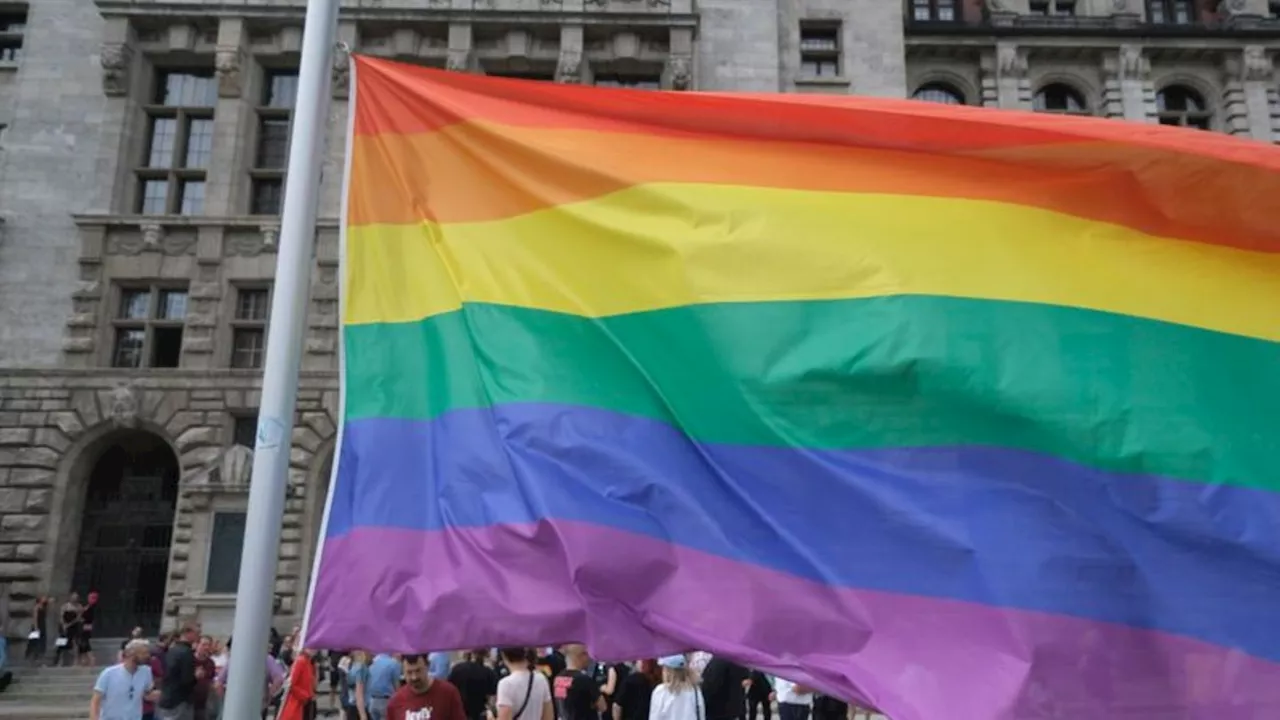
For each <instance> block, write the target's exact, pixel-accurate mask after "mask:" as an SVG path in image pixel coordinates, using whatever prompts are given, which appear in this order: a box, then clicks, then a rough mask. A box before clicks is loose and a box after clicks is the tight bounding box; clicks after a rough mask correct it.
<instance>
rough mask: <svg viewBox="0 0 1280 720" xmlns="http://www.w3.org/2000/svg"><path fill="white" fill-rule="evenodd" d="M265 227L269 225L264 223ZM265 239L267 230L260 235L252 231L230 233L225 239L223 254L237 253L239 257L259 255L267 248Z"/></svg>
mask: <svg viewBox="0 0 1280 720" xmlns="http://www.w3.org/2000/svg"><path fill="white" fill-rule="evenodd" d="M263 227H264V228H265V227H268V226H266V225H264V226H263ZM265 240H266V231H265V230H264V231H262V234H260V235H255V234H254V233H251V232H235V233H228V234H227V236H226V239H225V240H223V254H224V255H237V256H239V257H257V256H259V255H261V254H262V251H263V250H264V249H265V244H264V241H265Z"/></svg>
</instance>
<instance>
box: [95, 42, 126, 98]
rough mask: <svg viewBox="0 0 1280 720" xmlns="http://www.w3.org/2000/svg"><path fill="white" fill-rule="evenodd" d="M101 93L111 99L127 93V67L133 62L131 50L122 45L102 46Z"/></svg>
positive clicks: (109, 44)
mask: <svg viewBox="0 0 1280 720" xmlns="http://www.w3.org/2000/svg"><path fill="white" fill-rule="evenodd" d="M100 61H101V63H102V92H104V93H106V94H107V95H109V96H111V97H119V96H122V95H127V94H128V93H129V66H130V64H132V62H133V48H131V47H129V46H128V45H125V44H124V43H107V44H105V45H103V46H102V55H101V57H100Z"/></svg>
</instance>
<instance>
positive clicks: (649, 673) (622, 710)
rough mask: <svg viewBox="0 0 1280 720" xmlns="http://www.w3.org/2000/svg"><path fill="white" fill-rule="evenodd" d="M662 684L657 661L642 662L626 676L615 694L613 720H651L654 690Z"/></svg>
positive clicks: (660, 670)
mask: <svg viewBox="0 0 1280 720" xmlns="http://www.w3.org/2000/svg"><path fill="white" fill-rule="evenodd" d="M661 683H662V668H660V667H658V661H657V660H655V659H649V660H641V661H639V662H637V663H636V667H635V669H634V670H632V671H630V672H629V673H627V674H626V677H624V678H623V679H622V680H621V681H620V682H619V683H618V690H617V692H615V693H614V694H613V720H649V701H650V700H652V699H653V689H654V688H655V687H657V686H658V685H659V684H661Z"/></svg>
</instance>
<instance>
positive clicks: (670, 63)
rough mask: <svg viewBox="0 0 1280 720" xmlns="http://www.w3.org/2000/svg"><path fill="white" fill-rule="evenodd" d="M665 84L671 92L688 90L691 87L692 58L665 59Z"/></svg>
mask: <svg viewBox="0 0 1280 720" xmlns="http://www.w3.org/2000/svg"><path fill="white" fill-rule="evenodd" d="M667 83H668V85H669V86H670V88H671V89H672V90H689V89H691V88H692V87H693V58H690V57H688V56H685V55H672V56H671V57H669V58H667Z"/></svg>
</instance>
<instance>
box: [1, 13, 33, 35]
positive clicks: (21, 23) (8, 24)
mask: <svg viewBox="0 0 1280 720" xmlns="http://www.w3.org/2000/svg"><path fill="white" fill-rule="evenodd" d="M26 29H27V14H26V13H24V12H5V13H0V33H20V32H25V31H26Z"/></svg>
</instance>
